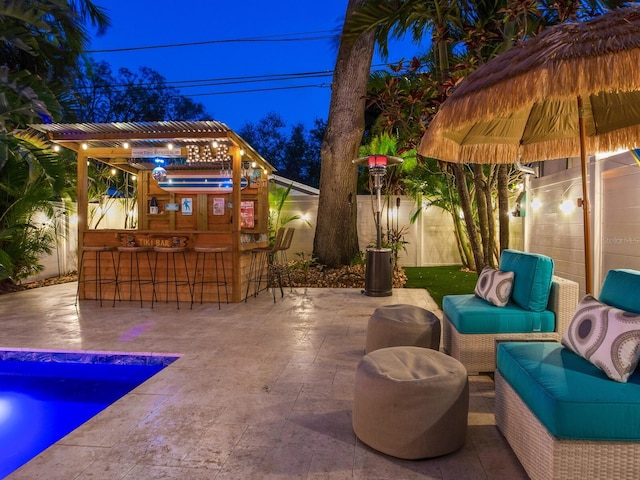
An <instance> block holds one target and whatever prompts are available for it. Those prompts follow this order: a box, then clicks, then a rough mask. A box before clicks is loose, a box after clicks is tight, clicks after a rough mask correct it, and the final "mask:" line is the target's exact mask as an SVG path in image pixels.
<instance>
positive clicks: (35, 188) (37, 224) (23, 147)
mask: <svg viewBox="0 0 640 480" xmlns="http://www.w3.org/2000/svg"><path fill="white" fill-rule="evenodd" d="M0 142H2V144H4V145H5V147H6V152H7V155H6V157H5V159H4V163H3V165H2V169H0V280H5V279H9V280H11V281H12V282H17V281H19V280H20V279H23V278H26V277H28V276H29V275H32V274H34V273H37V272H38V271H40V270H41V268H42V267H41V266H40V264H39V258H40V255H41V254H43V253H50V252H51V250H52V246H53V244H54V241H55V235H54V232H53V231H52V230H51V229H50V228H47V224H46V223H45V222H42V221H40V220H38V218H37V214H39V213H43V214H45V215H46V216H48V217H49V218H52V217H53V208H52V205H51V203H50V201H51V199H52V198H60V196H61V195H62V194H63V192H64V187H65V185H66V184H65V180H64V179H65V165H64V164H63V163H62V162H60V158H59V157H58V155H55V154H53V152H51V150H49V149H48V148H47V146H46V145H44V144H43V143H42V142H41V141H40V140H39V139H37V138H34V137H31V136H28V135H22V134H14V135H8V134H6V133H0Z"/></svg>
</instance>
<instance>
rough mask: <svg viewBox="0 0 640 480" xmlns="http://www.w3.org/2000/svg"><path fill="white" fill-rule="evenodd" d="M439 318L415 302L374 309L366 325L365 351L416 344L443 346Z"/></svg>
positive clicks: (434, 347)
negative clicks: (413, 303)
mask: <svg viewBox="0 0 640 480" xmlns="http://www.w3.org/2000/svg"><path fill="white" fill-rule="evenodd" d="M440 330H441V328H440V319H439V318H438V317H436V315H435V314H434V313H433V312H430V311H429V310H425V309H424V308H420V307H416V306H415V305H406V304H398V305H385V306H384V307H378V308H376V309H375V310H374V312H373V314H372V315H371V317H369V324H368V325H367V342H366V346H365V352H367V353H370V352H373V351H374V350H377V349H379V348H385V347H399V346H414V347H425V348H432V349H434V350H439V349H440Z"/></svg>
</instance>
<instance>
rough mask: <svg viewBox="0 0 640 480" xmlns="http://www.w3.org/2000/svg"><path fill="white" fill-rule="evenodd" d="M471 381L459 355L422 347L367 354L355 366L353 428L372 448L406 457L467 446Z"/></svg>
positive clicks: (414, 457)
mask: <svg viewBox="0 0 640 480" xmlns="http://www.w3.org/2000/svg"><path fill="white" fill-rule="evenodd" d="M468 410H469V383H468V379H467V371H466V369H465V368H464V366H463V365H462V364H461V363H460V362H459V361H458V360H456V359H455V358H453V357H449V356H448V355H446V354H444V353H441V352H438V351H436V350H431V349H428V348H421V347H389V348H382V349H379V350H376V351H375V352H371V353H368V354H366V355H365V356H364V357H363V358H362V360H361V361H360V364H359V365H358V368H357V370H356V378H355V390H354V398H353V431H354V432H355V434H356V436H357V437H358V438H359V439H360V440H361V441H362V442H363V443H365V444H367V445H369V446H370V447H371V448H374V449H375V450H378V451H380V452H382V453H386V454H387V455H391V456H393V457H398V458H404V459H411V460H414V459H419V458H428V457H437V456H439V455H444V454H446V453H450V452H453V451H454V450H457V449H458V448H460V447H462V446H463V445H464V442H465V439H466V436H467V415H468Z"/></svg>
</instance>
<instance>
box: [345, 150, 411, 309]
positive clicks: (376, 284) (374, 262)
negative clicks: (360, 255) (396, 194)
mask: <svg viewBox="0 0 640 480" xmlns="http://www.w3.org/2000/svg"><path fill="white" fill-rule="evenodd" d="M353 163H355V164H356V165H361V166H367V167H369V176H370V177H371V178H372V179H373V191H372V192H371V194H372V195H375V211H374V216H375V224H376V247H375V248H369V249H367V265H366V269H365V276H364V291H363V293H364V294H365V295H367V296H369V297H388V296H389V295H391V289H392V287H393V258H392V256H391V249H390V248H382V225H381V224H380V216H381V213H382V195H381V192H382V182H383V179H384V176H385V175H386V173H387V166H391V165H397V164H399V163H402V159H401V158H398V157H391V156H389V155H369V156H367V157H360V158H358V159H356V160H354V161H353Z"/></svg>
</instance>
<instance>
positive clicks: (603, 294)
mask: <svg viewBox="0 0 640 480" xmlns="http://www.w3.org/2000/svg"><path fill="white" fill-rule="evenodd" d="M600 301H601V302H602V303H606V304H607V305H611V306H612V307H617V308H619V309H621V310H625V311H627V312H633V313H640V272H639V271H637V270H625V269H619V270H609V271H608V272H607V276H606V277H605V279H604V283H603V284H602V290H601V291H600Z"/></svg>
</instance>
